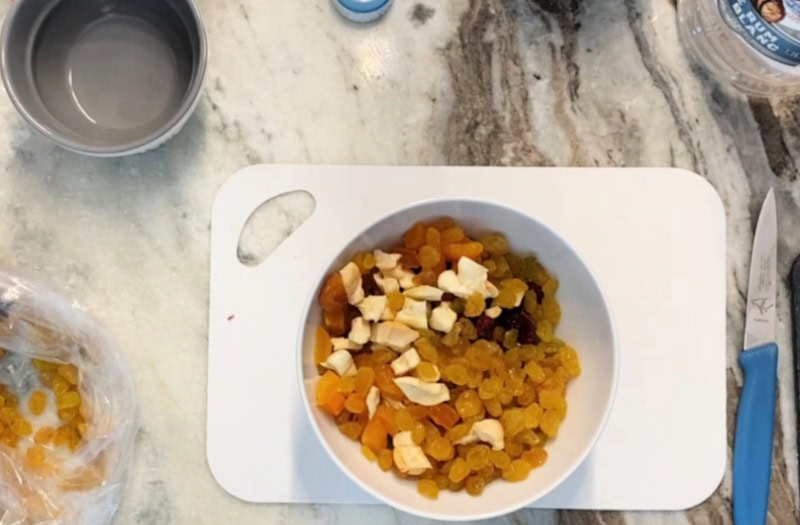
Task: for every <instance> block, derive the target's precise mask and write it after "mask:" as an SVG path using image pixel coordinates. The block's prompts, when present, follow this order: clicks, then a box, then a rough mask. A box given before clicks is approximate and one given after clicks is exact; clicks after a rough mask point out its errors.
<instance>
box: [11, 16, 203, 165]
mask: <svg viewBox="0 0 800 525" xmlns="http://www.w3.org/2000/svg"><path fill="white" fill-rule="evenodd" d="M206 60H207V46H206V35H205V29H204V27H203V22H202V20H201V18H200V14H199V12H198V10H197V8H196V7H195V5H194V4H193V2H192V0H20V1H17V2H16V4H15V5H14V6H13V7H12V8H11V11H10V12H9V14H8V16H7V18H6V20H5V23H4V25H3V32H2V63H1V64H0V71H2V76H3V82H4V84H5V87H6V90H7V91H8V95H9V97H10V98H11V101H12V102H13V103H14V106H16V108H17V110H18V111H19V112H20V113H21V114H22V116H23V117H24V118H25V120H27V121H28V122H29V123H30V124H31V126H33V127H34V128H35V129H36V130H37V131H39V132H40V133H42V134H43V135H44V136H45V137H47V138H48V139H50V140H51V141H53V142H54V143H56V144H58V145H60V146H62V147H64V148H67V149H69V150H72V151H75V152H78V153H84V154H87V155H93V156H101V157H114V156H122V155H130V154H134V153H140V152H142V151H146V150H149V149H152V148H155V147H157V146H159V145H161V144H162V143H164V142H165V141H167V140H169V139H170V138H171V137H172V136H174V135H175V134H176V133H177V132H178V131H180V129H181V128H182V127H183V125H184V124H185V123H186V121H187V120H188V118H189V116H190V115H191V113H192V112H193V110H194V108H195V107H196V105H197V102H198V101H199V98H200V97H199V95H200V92H201V89H202V84H203V79H204V76H205V71H206Z"/></svg>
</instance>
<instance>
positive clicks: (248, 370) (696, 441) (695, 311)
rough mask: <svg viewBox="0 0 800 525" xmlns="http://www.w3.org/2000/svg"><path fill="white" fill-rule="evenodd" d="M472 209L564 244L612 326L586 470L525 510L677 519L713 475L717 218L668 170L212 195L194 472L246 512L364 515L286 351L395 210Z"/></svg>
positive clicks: (237, 183)
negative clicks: (510, 219) (300, 203)
mask: <svg viewBox="0 0 800 525" xmlns="http://www.w3.org/2000/svg"><path fill="white" fill-rule="evenodd" d="M294 190H305V191H307V192H309V193H310V194H311V195H312V196H313V197H314V199H315V202H316V207H315V210H314V213H313V214H312V216H311V217H310V218H309V219H308V220H307V221H306V222H305V223H304V224H303V225H302V226H301V227H300V228H299V229H298V230H297V231H296V232H295V233H294V234H292V235H291V236H290V237H289V238H288V239H287V240H286V241H284V242H283V243H282V244H281V245H280V246H279V247H278V248H277V249H276V250H275V251H274V252H273V253H272V254H271V255H270V256H269V257H268V258H267V259H266V260H265V261H264V262H263V263H262V264H261V265H259V266H257V267H254V268H250V267H245V266H243V265H242V264H240V263H239V261H238V259H237V255H236V253H237V244H238V239H239V235H240V232H241V230H242V228H243V226H244V225H245V223H246V221H247V219H248V217H249V216H250V215H251V213H252V212H253V211H254V210H256V209H257V208H258V207H259V206H260V205H261V204H262V203H264V202H266V201H267V200H269V199H270V198H272V197H275V196H278V195H281V194H284V193H286V192H291V191H294ZM454 196H460V197H473V198H474V197H477V198H486V199H489V200H492V201H495V202H500V203H505V204H507V205H509V206H512V207H514V208H516V209H519V210H522V211H527V212H528V213H529V214H530V215H532V216H533V217H535V218H537V219H539V220H540V221H542V222H544V223H545V224H547V225H549V226H550V227H552V228H553V229H554V230H555V231H556V232H558V233H560V234H562V235H563V236H565V237H566V238H567V239H568V240H569V242H571V243H572V245H573V246H574V247H575V248H576V249H577V251H578V252H579V253H580V254H581V255H582V257H583V258H584V260H585V261H586V263H587V264H588V265H589V267H590V268H591V269H592V270H593V271H594V273H595V274H596V275H597V276H598V279H599V280H600V282H601V283H602V284H603V286H604V287H605V291H606V294H607V297H608V300H609V302H610V303H611V307H612V311H613V312H614V314H615V318H616V322H617V328H618V333H619V338H620V344H621V368H620V383H619V389H618V395H617V399H616V402H615V405H614V408H613V411H612V414H611V417H610V419H609V421H608V425H607V427H606V430H605V432H604V434H603V435H602V437H601V439H600V441H599V442H598V444H597V446H596V448H595V450H594V451H593V452H592V454H591V455H590V456H589V458H588V459H587V461H586V462H585V463H584V464H583V465H582V466H581V467H580V468H579V469H578V470H577V471H576V472H575V473H574V474H573V475H572V476H571V477H570V478H569V479H568V480H567V481H565V482H564V483H563V484H562V485H561V486H560V487H559V488H557V489H556V490H555V491H554V492H552V493H550V494H549V495H548V496H546V497H545V498H543V499H541V500H539V501H538V502H537V503H536V504H535V506H536V507H541V508H580V509H616V510H636V509H650V510H677V509H684V508H687V507H690V506H693V505H695V504H697V503H699V502H701V501H703V500H704V499H706V498H707V497H708V496H709V495H711V493H712V492H713V491H714V490H715V489H716V488H717V486H718V484H719V482H720V480H721V479H722V476H723V473H724V471H725V464H726V457H727V445H726V435H727V431H726V411H725V399H726V393H725V366H726V365H725V270H726V269H725V215H724V211H723V207H722V204H721V202H720V199H719V196H718V195H717V193H716V192H715V191H714V190H713V188H712V187H711V186H710V185H709V184H708V183H707V182H706V181H705V180H704V179H702V178H700V177H699V176H697V175H695V174H693V173H689V172H686V171H682V170H676V169H631V168H624V169H623V168H613V169H599V168H574V169H564V168H492V167H487V168H472V167H470V168H465V167H380V166H287V165H259V166H251V167H248V168H246V169H244V170H242V171H240V172H238V173H237V174H235V175H234V176H233V177H231V178H230V180H228V181H227V182H226V183H225V185H224V186H223V187H222V188H221V189H220V191H219V193H218V195H217V198H216V201H215V203H214V210H213V216H212V225H211V283H210V286H211V290H210V308H209V310H210V311H209V349H208V365H209V366H208V443H207V446H208V449H207V452H208V462H209V465H210V468H211V471H212V473H213V475H214V477H215V478H216V480H217V481H218V482H219V484H220V485H221V486H222V487H223V488H224V489H225V490H226V491H228V492H229V493H231V494H233V495H234V496H237V497H239V498H241V499H243V500H246V501H251V502H274V503H278V502H280V503H287V502H288V503H362V504H363V503H376V501H375V500H374V499H372V498H371V497H370V496H368V495H367V494H365V493H364V492H363V491H362V490H361V489H359V488H358V487H357V486H356V485H355V484H354V483H352V482H350V481H349V479H348V478H347V477H346V476H345V475H344V474H342V473H341V472H340V471H339V470H338V469H337V467H336V466H335V465H334V463H333V462H332V461H331V460H329V459H328V457H327V456H326V454H325V452H324V450H323V449H322V448H321V446H319V445H318V444H317V442H316V441H315V439H316V438H315V436H314V433H313V432H312V430H311V428H310V426H309V425H308V423H307V422H306V416H305V414H304V413H303V408H302V406H301V401H300V394H299V387H298V385H297V380H296V378H297V373H296V365H295V363H296V354H295V353H296V351H297V350H296V344H297V342H296V340H297V330H298V325H299V323H300V317H301V311H300V310H301V308H302V302H303V300H304V299H306V297H307V296H308V293H310V290H311V286H312V285H313V283H312V280H313V279H314V278H316V277H318V274H319V272H320V271H321V269H322V267H323V265H325V264H327V263H328V261H329V260H330V258H331V257H332V256H333V255H334V254H335V252H336V251H338V250H339V249H340V248H341V246H343V245H344V244H346V243H347V242H348V241H349V240H350V239H351V238H352V237H354V236H355V234H357V233H359V232H360V231H361V230H362V229H363V228H364V227H365V226H366V225H368V224H370V223H371V222H372V221H373V220H375V219H378V218H380V217H381V216H383V215H385V214H386V213H387V212H388V211H390V210H393V209H396V208H399V207H402V206H404V205H405V204H408V203H411V202H414V201H418V200H424V199H429V198H437V197H454Z"/></svg>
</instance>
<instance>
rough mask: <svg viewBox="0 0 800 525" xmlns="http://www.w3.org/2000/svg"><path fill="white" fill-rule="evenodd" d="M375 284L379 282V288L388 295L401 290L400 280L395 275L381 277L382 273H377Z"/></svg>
mask: <svg viewBox="0 0 800 525" xmlns="http://www.w3.org/2000/svg"><path fill="white" fill-rule="evenodd" d="M375 284H377V285H378V288H380V289H381V291H382V292H383V293H384V294H386V295H389V293H390V292H399V291H400V281H398V280H397V279H395V278H394V277H381V275H380V274H377V273H376V274H375Z"/></svg>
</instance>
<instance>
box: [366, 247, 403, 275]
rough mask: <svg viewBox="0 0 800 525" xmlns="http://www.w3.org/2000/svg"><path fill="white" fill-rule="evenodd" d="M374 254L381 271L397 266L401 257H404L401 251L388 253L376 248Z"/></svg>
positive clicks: (376, 264)
mask: <svg viewBox="0 0 800 525" xmlns="http://www.w3.org/2000/svg"><path fill="white" fill-rule="evenodd" d="M372 255H373V257H375V266H376V267H377V268H378V270H380V271H385V270H391V269H392V268H394V267H395V266H397V264H398V263H399V262H400V258H401V257H403V256H402V255H401V254H399V253H386V252H384V251H383V250H375V251H374V252H372Z"/></svg>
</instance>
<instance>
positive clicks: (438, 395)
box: [394, 377, 450, 407]
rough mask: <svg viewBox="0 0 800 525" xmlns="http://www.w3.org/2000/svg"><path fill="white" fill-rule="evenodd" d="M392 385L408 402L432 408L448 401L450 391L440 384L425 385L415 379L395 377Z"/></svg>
mask: <svg viewBox="0 0 800 525" xmlns="http://www.w3.org/2000/svg"><path fill="white" fill-rule="evenodd" d="M394 383H395V384H396V385H397V387H398V388H400V390H402V391H403V394H405V396H406V397H407V398H408V399H409V401H411V402H412V403H416V404H418V405H423V406H426V407H432V406H434V405H438V404H439V403H444V402H445V401H450V390H448V389H447V386H446V385H444V384H442V383H426V382H424V381H420V380H419V379H417V378H416V377H397V378H395V379H394Z"/></svg>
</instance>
